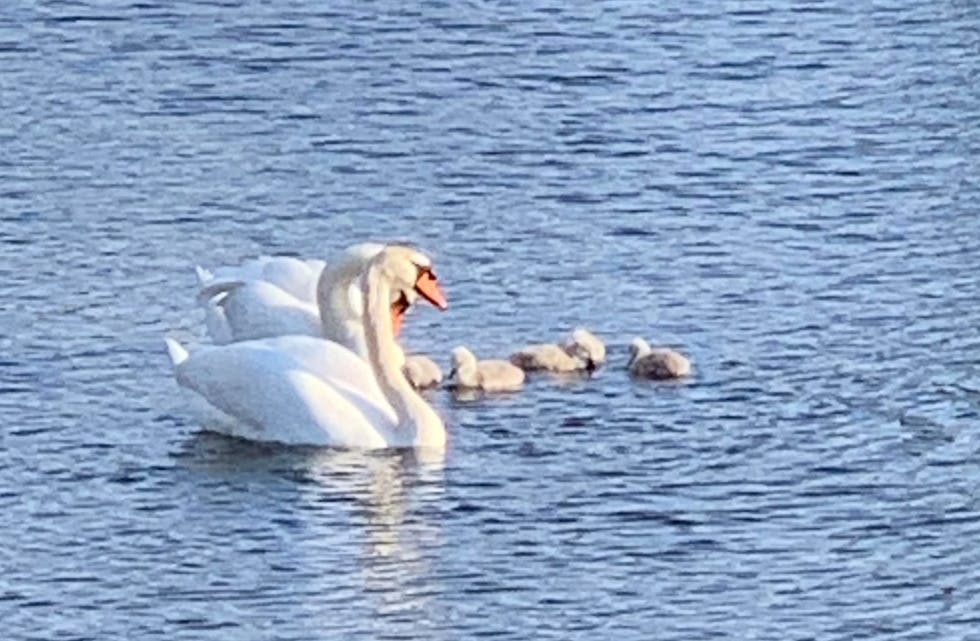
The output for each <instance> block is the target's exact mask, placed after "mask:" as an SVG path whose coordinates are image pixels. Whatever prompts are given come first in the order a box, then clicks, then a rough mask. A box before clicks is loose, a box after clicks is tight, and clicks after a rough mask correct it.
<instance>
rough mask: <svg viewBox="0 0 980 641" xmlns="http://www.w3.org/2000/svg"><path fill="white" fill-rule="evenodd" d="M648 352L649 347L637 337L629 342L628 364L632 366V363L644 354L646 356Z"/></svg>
mask: <svg viewBox="0 0 980 641" xmlns="http://www.w3.org/2000/svg"><path fill="white" fill-rule="evenodd" d="M649 352H650V346H649V345H648V344H647V342H646V341H645V340H643V339H642V338H640V337H639V336H637V337H636V338H634V339H633V340H632V341H631V342H630V362H629V364H630V365H632V364H633V363H634V362H636V359H638V358H640V357H642V356H643V355H644V354H648V353H649Z"/></svg>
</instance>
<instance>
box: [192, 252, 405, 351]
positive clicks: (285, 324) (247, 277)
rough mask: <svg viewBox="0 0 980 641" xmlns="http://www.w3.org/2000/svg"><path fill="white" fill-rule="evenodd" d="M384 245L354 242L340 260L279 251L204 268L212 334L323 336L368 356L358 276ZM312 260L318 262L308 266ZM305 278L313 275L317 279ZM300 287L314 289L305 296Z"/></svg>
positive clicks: (217, 337) (226, 339) (231, 337)
mask: <svg viewBox="0 0 980 641" xmlns="http://www.w3.org/2000/svg"><path fill="white" fill-rule="evenodd" d="M383 247H384V246H383V245H379V244H377V243H361V244H358V245H354V246H352V247H349V248H348V249H347V250H345V251H344V253H343V254H342V255H341V257H340V260H339V261H338V262H337V263H336V264H332V265H327V266H325V264H324V263H323V262H322V261H301V260H299V259H296V258H287V257H282V256H278V257H274V258H270V257H263V258H260V259H256V260H253V261H249V262H247V263H245V264H244V265H242V266H241V267H238V268H221V269H218V270H215V272H214V274H211V273H209V272H206V271H205V270H202V269H200V268H198V280H199V281H200V282H201V290H200V293H199V295H198V298H199V300H200V301H201V302H202V304H203V305H204V307H205V322H206V324H207V328H208V334H209V335H210V336H211V340H212V341H214V342H215V343H216V344H218V345H224V344H226V343H231V342H235V341H242V340H251V339H256V338H271V337H273V336H285V335H288V334H302V335H305V336H323V337H325V338H328V339H330V340H333V341H336V342H339V343H340V344H342V345H345V346H346V347H349V348H351V349H353V350H354V351H356V352H357V353H358V354H359V355H361V356H362V357H366V356H367V345H366V343H365V341H364V330H363V329H362V327H361V315H362V305H361V301H360V297H361V294H360V290H359V288H358V285H357V282H356V281H357V278H358V276H360V274H361V272H362V271H363V270H364V268H365V267H366V266H367V263H368V262H369V261H370V260H371V259H372V258H373V257H374V256H376V255H377V254H378V252H380V251H381V250H382V248H383ZM311 263H312V264H314V267H308V265H310V264H311ZM315 265H320V266H321V267H320V270H319V272H316V273H314V271H313V270H314V269H315ZM304 269H306V270H307V271H306V273H305V275H304V273H303V270H304ZM304 279H312V283H313V285H312V286H310V284H309V282H307V280H304ZM300 289H308V290H309V291H308V292H307V293H306V294H304V295H302V296H300V295H297V290H300ZM398 320H399V321H400V317H399V319H398ZM396 331H397V330H396Z"/></svg>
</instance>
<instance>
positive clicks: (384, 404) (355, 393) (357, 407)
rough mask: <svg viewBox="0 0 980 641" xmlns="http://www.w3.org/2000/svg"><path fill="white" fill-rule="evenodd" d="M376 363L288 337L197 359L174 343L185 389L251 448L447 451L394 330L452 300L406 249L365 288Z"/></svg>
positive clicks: (392, 250) (369, 274) (386, 254)
mask: <svg viewBox="0 0 980 641" xmlns="http://www.w3.org/2000/svg"><path fill="white" fill-rule="evenodd" d="M360 287H361V296H362V298H363V303H364V310H365V314H364V316H363V320H362V323H363V326H364V335H365V338H366V342H367V352H368V358H367V360H366V361H365V360H363V359H361V358H360V357H358V356H357V355H356V354H355V353H354V352H352V351H350V350H349V349H347V348H346V347H344V346H342V345H339V344H338V343H335V342H332V341H328V340H324V339H322V338H314V337H312V336H282V337H278V338H268V339H259V340H252V341H243V342H239V343H231V344H228V345H219V346H213V347H205V348H202V349H199V350H197V351H195V352H194V353H193V354H188V353H187V350H185V349H184V348H183V347H182V346H181V345H180V344H179V343H177V342H176V341H174V340H172V339H169V338H168V339H167V347H168V350H169V352H170V358H171V360H172V361H173V364H174V371H175V376H176V378H177V382H178V384H180V385H181V386H182V387H185V388H187V389H189V390H192V391H193V392H195V393H196V394H198V395H200V396H201V397H202V398H203V399H204V400H205V401H207V403H208V404H209V405H210V406H211V407H212V408H215V409H217V410H219V411H220V412H221V413H223V414H225V415H227V416H230V417H231V418H233V419H235V420H234V421H233V422H232V423H231V425H230V426H229V427H227V428H225V431H227V432H228V433H231V434H232V435H235V436H240V437H245V438H249V439H252V440H262V441H277V442H283V443H292V444H310V445H329V446H337V447H351V448H384V447H428V448H443V447H445V443H446V430H445V427H444V426H443V423H442V420H441V419H440V418H439V416H438V415H437V414H436V412H435V410H433V409H432V407H430V406H429V405H428V403H426V402H425V400H424V399H423V398H422V397H421V396H419V394H418V393H417V392H416V391H415V390H414V389H412V387H411V385H409V383H408V381H406V380H405V377H404V375H403V374H402V371H401V362H400V361H399V358H398V355H399V354H400V348H399V347H398V344H397V343H396V342H395V336H394V327H393V325H394V324H395V323H396V322H397V321H398V318H399V316H400V314H401V313H402V312H403V311H404V308H405V306H406V304H407V302H406V301H408V300H412V299H414V298H415V297H416V296H421V297H422V298H425V299H426V300H428V301H429V302H431V303H432V304H433V305H435V306H436V307H438V308H440V309H445V308H446V298H445V296H444V294H443V293H442V290H441V289H440V288H439V286H438V284H437V283H436V280H435V275H434V274H433V272H432V262H431V261H430V260H429V258H428V257H427V256H425V255H424V254H422V253H420V252H418V251H416V250H414V249H412V248H411V247H406V246H401V245H391V246H388V247H386V248H385V249H384V250H382V251H381V252H380V253H379V254H378V255H377V256H376V257H375V258H374V259H372V260H371V262H370V263H369V264H368V268H367V270H366V271H365V272H364V274H363V276H362V277H361V281H360Z"/></svg>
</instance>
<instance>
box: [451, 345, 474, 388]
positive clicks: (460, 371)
mask: <svg viewBox="0 0 980 641" xmlns="http://www.w3.org/2000/svg"><path fill="white" fill-rule="evenodd" d="M449 378H452V379H455V380H456V382H457V383H459V384H460V385H463V386H466V387H475V386H476V378H477V374H476V356H474V354H473V352H471V351H470V350H468V349H466V348H465V347H463V346H462V345H459V346H458V347H456V348H454V349H453V351H452V370H450V372H449Z"/></svg>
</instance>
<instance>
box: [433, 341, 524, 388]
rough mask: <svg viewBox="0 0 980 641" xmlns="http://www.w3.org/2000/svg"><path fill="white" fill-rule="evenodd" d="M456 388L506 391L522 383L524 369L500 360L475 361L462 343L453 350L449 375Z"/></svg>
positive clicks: (519, 386) (471, 353)
mask: <svg viewBox="0 0 980 641" xmlns="http://www.w3.org/2000/svg"><path fill="white" fill-rule="evenodd" d="M449 376H450V378H453V379H454V380H455V382H456V387H457V388H468V389H480V390H483V391H485V392H507V391H511V390H516V389H520V388H521V386H522V385H524V370H522V369H520V368H519V367H515V366H514V365H512V364H510V363H508V362H507V361H502V360H487V361H477V360H476V356H474V355H473V352H471V351H470V350H468V349H466V348H465V347H463V346H462V345H460V346H459V347H457V348H456V349H454V350H453V371H452V373H451V374H450V375H449Z"/></svg>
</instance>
